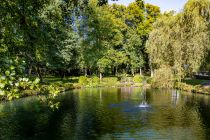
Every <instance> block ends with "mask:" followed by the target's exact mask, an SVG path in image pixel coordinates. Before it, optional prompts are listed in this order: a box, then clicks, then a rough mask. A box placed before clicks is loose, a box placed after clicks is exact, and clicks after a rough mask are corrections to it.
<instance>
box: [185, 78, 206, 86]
mask: <svg viewBox="0 0 210 140" xmlns="http://www.w3.org/2000/svg"><path fill="white" fill-rule="evenodd" d="M208 81H210V80H201V79H186V80H184V81H183V83H186V84H189V85H193V86H196V85H201V84H202V83H205V82H208Z"/></svg>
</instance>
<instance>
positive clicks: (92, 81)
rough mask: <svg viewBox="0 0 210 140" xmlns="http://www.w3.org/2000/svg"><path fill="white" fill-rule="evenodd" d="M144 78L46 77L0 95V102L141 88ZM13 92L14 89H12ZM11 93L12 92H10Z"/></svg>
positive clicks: (137, 76)
mask: <svg viewBox="0 0 210 140" xmlns="http://www.w3.org/2000/svg"><path fill="white" fill-rule="evenodd" d="M145 80H146V77H141V76H140V75H136V76H134V77H104V78H103V79H102V80H100V79H99V78H98V77H96V76H90V77H85V76H80V77H66V78H63V79H61V78H59V77H55V76H48V77H45V78H43V82H42V83H39V84H36V87H34V86H33V87H32V86H31V84H28V82H23V83H21V85H22V86H21V87H20V90H19V91H18V92H15V93H11V94H10V93H8V94H7V95H6V96H5V95H1V96H0V98H1V101H6V100H14V99H17V98H22V97H26V96H33V95H47V94H49V95H50V96H52V97H56V96H57V95H59V94H60V93H61V92H63V91H67V90H71V89H76V88H93V87H142V86H143V83H144V81H145ZM14 90H15V89H14ZM11 91H13V90H11Z"/></svg>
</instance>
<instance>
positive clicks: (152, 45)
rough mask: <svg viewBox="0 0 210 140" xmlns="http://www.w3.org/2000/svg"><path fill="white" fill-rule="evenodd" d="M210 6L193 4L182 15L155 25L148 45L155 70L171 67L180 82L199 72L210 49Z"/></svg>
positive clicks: (201, 1)
mask: <svg viewBox="0 0 210 140" xmlns="http://www.w3.org/2000/svg"><path fill="white" fill-rule="evenodd" d="M209 6H210V2H209V1H208V0H190V1H188V3H187V4H186V5H185V8H184V10H183V12H182V13H180V14H177V15H173V14H165V15H163V16H162V17H161V18H160V19H159V20H158V22H157V23H155V25H154V30H153V31H152V32H151V34H150V37H149V40H148V42H147V51H148V53H149V55H150V59H151V62H152V66H153V67H155V68H156V69H158V68H161V67H162V66H163V65H167V66H169V67H171V68H172V69H173V70H174V72H175V73H176V76H177V78H178V80H181V79H182V78H184V77H185V76H187V75H190V74H192V73H193V72H197V71H198V70H199V68H200V66H201V64H202V63H203V62H204V61H205V58H206V56H207V54H208V51H209V49H210V47H209V45H208V44H209V41H210V36H209V21H208V20H207V19H208V17H209ZM195 52H196V53H195Z"/></svg>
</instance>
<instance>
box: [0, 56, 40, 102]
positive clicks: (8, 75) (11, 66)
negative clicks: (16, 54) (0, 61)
mask: <svg viewBox="0 0 210 140" xmlns="http://www.w3.org/2000/svg"><path fill="white" fill-rule="evenodd" d="M24 64H25V63H24V61H22V60H21V59H19V58H16V59H14V60H12V59H11V60H8V61H7V62H5V63H4V65H3V67H2V68H1V70H0V72H1V75H2V76H1V77H0V95H1V96H2V97H3V98H4V99H6V100H12V99H14V98H19V97H20V96H21V94H22V92H23V91H24V90H37V91H39V82H40V79H39V78H35V80H32V79H29V78H26V77H25V75H24V70H25V67H24Z"/></svg>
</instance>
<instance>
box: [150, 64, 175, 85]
mask: <svg viewBox="0 0 210 140" xmlns="http://www.w3.org/2000/svg"><path fill="white" fill-rule="evenodd" d="M174 83H175V78H174V74H173V71H172V69H171V68H170V67H167V66H163V67H162V68H160V69H157V70H156V71H155V75H154V77H153V82H152V86H153V87H155V88H173V87H174Z"/></svg>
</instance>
